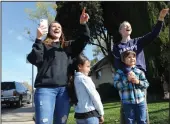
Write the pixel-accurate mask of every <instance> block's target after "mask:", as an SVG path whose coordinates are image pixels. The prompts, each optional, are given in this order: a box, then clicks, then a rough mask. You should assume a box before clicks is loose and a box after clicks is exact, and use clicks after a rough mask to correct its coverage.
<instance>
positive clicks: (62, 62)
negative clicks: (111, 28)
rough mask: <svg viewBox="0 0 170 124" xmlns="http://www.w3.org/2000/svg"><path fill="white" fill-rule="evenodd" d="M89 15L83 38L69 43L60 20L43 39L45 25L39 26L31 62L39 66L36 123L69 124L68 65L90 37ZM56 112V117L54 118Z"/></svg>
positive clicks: (82, 18) (82, 28)
mask: <svg viewBox="0 0 170 124" xmlns="http://www.w3.org/2000/svg"><path fill="white" fill-rule="evenodd" d="M88 19H89V16H88V14H87V13H85V9H84V10H83V12H82V14H81V16H80V24H81V25H80V34H79V38H78V39H76V40H75V41H73V42H70V43H69V44H68V42H67V45H66V42H65V40H64V34H63V32H62V27H61V25H60V24H59V23H58V22H52V23H51V24H50V25H49V29H48V34H47V37H46V39H45V40H44V41H41V39H42V36H43V34H44V33H45V28H44V27H43V26H40V27H39V28H38V29H37V38H36V40H35V43H34V44H33V48H32V51H31V53H30V54H29V55H28V57H27V59H28V61H29V62H30V63H31V64H33V65H35V66H36V67H37V68H38V73H37V76H36V80H35V84H34V87H35V88H36V90H35V94H34V101H35V116H36V119H35V122H36V124H44V123H46V124H52V123H53V118H54V123H55V124H66V122H67V118H68V114H69V110H70V104H69V97H68V91H67V82H68V66H69V65H70V64H71V63H72V59H73V58H74V57H76V56H78V55H79V54H80V53H81V52H82V50H83V49H84V47H85V46H86V44H87V42H88V41H89V39H90V31H89V28H88V26H87V24H86V22H88ZM53 115H54V117H53Z"/></svg>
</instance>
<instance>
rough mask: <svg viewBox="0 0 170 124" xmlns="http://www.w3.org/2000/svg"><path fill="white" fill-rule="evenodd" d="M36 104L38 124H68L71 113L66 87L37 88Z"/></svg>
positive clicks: (36, 120)
mask: <svg viewBox="0 0 170 124" xmlns="http://www.w3.org/2000/svg"><path fill="white" fill-rule="evenodd" d="M34 102H35V117H36V118H35V122H36V124H66V122H67V119H68V114H69V111H70V104H69V97H68V91H67V88H66V87H56V88H55V87H54V88H37V89H36V90H35V94H34Z"/></svg>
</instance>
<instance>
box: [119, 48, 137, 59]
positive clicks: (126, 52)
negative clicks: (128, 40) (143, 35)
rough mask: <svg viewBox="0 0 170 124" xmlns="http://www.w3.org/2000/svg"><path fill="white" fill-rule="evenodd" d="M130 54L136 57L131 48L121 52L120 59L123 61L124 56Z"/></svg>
mask: <svg viewBox="0 0 170 124" xmlns="http://www.w3.org/2000/svg"><path fill="white" fill-rule="evenodd" d="M130 54H133V55H134V56H135V57H136V53H135V52H134V51H132V50H128V51H125V52H123V53H122V54H121V61H122V62H124V61H125V58H126V57H127V56H129V55H130Z"/></svg>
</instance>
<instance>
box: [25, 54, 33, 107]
mask: <svg viewBox="0 0 170 124" xmlns="http://www.w3.org/2000/svg"><path fill="white" fill-rule="evenodd" d="M27 56H28V54H27V55H26V63H29V62H28V60H27ZM31 79H32V107H34V65H32V78H31Z"/></svg>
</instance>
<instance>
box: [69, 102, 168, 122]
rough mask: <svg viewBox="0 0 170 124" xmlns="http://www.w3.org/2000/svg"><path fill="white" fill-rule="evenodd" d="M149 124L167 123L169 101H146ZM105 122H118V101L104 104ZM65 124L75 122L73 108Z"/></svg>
mask: <svg viewBox="0 0 170 124" xmlns="http://www.w3.org/2000/svg"><path fill="white" fill-rule="evenodd" d="M148 110H149V119H150V124H168V115H169V102H167V101H166V102H165V101H164V102H154V103H148ZM104 111H105V115H104V118H105V123H104V124H120V117H119V116H120V102H108V103H105V104H104ZM67 124H75V119H74V110H73V108H71V111H70V114H69V119H68V122H67Z"/></svg>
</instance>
